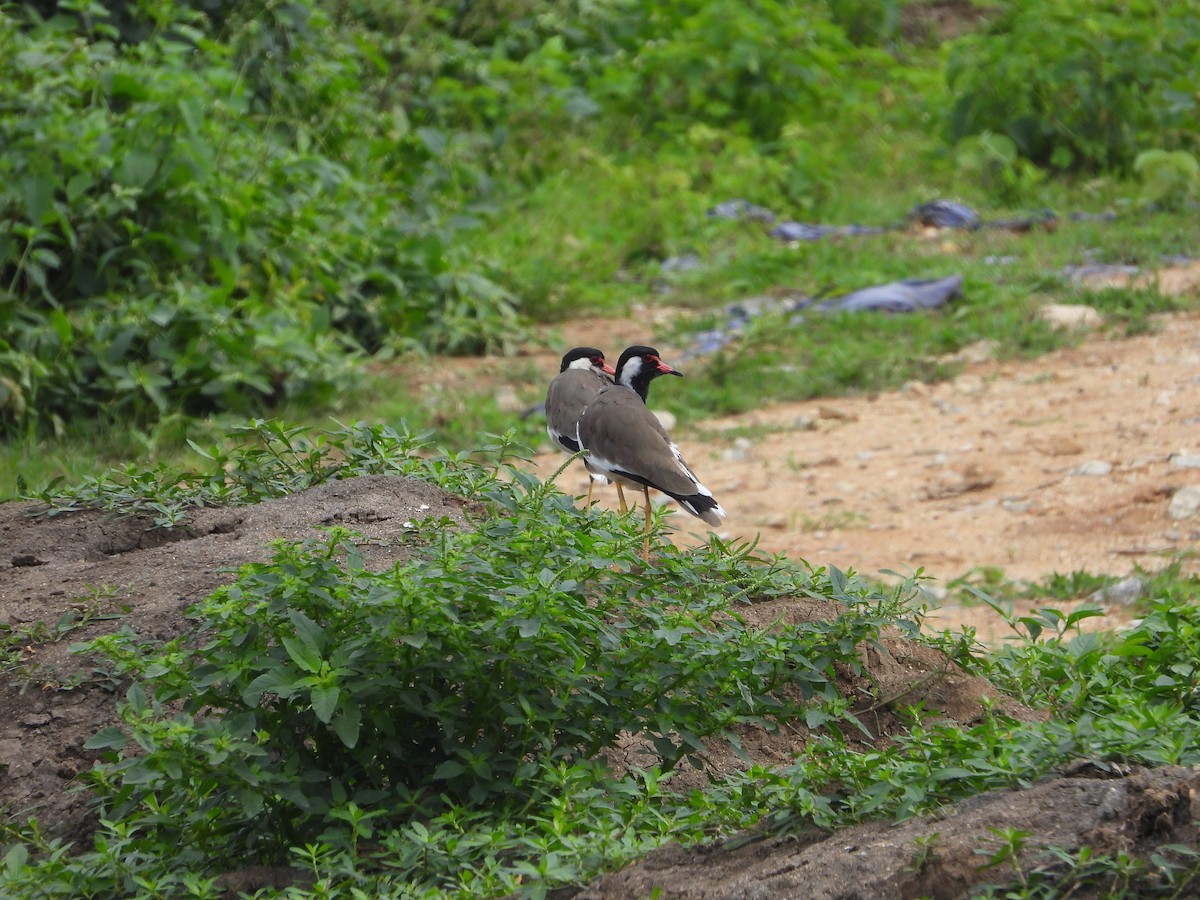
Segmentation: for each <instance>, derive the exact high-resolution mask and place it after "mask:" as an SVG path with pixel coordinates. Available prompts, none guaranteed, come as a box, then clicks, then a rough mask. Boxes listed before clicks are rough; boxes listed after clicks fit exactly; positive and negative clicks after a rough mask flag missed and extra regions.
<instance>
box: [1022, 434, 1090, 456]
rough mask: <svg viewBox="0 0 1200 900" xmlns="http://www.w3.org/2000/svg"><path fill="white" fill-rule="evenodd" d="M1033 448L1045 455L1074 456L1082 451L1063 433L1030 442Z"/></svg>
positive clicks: (1081, 448)
mask: <svg viewBox="0 0 1200 900" xmlns="http://www.w3.org/2000/svg"><path fill="white" fill-rule="evenodd" d="M1031 443H1032V444H1033V449H1034V450H1036V451H1037V452H1038V453H1044V454H1045V455H1046V456H1074V455H1075V454H1077V453H1082V452H1083V447H1081V446H1080V445H1079V444H1077V443H1076V442H1075V441H1073V440H1071V439H1070V438H1069V437H1066V436H1065V435H1061V434H1058V435H1052V436H1050V437H1045V438H1041V439H1035V440H1033V441H1032V442H1031Z"/></svg>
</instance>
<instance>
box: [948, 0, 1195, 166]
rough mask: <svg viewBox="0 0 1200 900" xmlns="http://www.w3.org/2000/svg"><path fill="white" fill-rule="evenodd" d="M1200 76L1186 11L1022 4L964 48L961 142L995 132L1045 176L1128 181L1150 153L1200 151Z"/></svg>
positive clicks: (956, 109)
mask: <svg viewBox="0 0 1200 900" xmlns="http://www.w3.org/2000/svg"><path fill="white" fill-rule="evenodd" d="M1198 73H1200V12H1198V11H1197V9H1196V7H1195V4H1193V3H1190V2H1186V0H1171V2H1166V3H1160V2H1154V0H1135V2H1130V3H1114V2H1105V3H1092V2H1089V0H1063V2H1058V3H1038V2H1034V0H1013V2H1011V3H1009V4H1008V5H1007V7H1006V9H1005V10H1004V12H1003V14H1002V15H1001V16H999V17H998V18H997V19H995V20H994V21H993V23H992V24H991V26H990V27H989V28H988V29H987V31H986V32H985V33H983V34H977V35H967V36H965V37H962V38H960V39H959V40H958V41H956V43H955V45H954V48H953V51H952V53H951V57H950V60H949V62H948V64H947V69H946V76H947V79H948V82H949V85H950V88H951V91H952V94H953V95H954V106H953V108H952V110H951V111H950V114H949V133H950V138H951V140H953V141H958V140H961V139H962V138H965V137H967V136H969V135H975V134H981V133H983V132H992V133H994V134H1000V135H1007V136H1008V137H1009V138H1010V139H1012V141H1013V142H1014V143H1015V144H1016V146H1017V149H1018V150H1019V151H1020V153H1021V155H1022V156H1024V157H1025V158H1026V159H1029V160H1032V161H1033V162H1035V163H1037V164H1038V165H1052V166H1054V167H1056V168H1059V169H1070V168H1084V169H1106V168H1114V169H1118V170H1127V169H1128V168H1129V166H1130V165H1131V164H1132V162H1133V160H1134V157H1135V156H1136V155H1137V153H1138V150H1139V149H1140V148H1142V147H1146V146H1153V147H1167V148H1170V149H1189V148H1192V147H1195V146H1196V145H1197V143H1198V142H1200V129H1198V128H1197V127H1196V121H1197V100H1196V97H1197V88H1198V87H1200V80H1198V79H1200V74H1198Z"/></svg>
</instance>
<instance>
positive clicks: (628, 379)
mask: <svg viewBox="0 0 1200 900" xmlns="http://www.w3.org/2000/svg"><path fill="white" fill-rule="evenodd" d="M645 365H646V363H645V360H643V359H642V358H641V357H640V356H634V357H632V358H630V359H628V360H626V362H625V365H624V367H623V368H622V369H621V384H623V385H625V387H630V388H631V387H633V380H634V379H635V378H637V377H638V375H640V374H641V372H642V368H643V367H644V366H645Z"/></svg>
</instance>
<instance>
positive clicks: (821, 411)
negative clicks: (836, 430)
mask: <svg viewBox="0 0 1200 900" xmlns="http://www.w3.org/2000/svg"><path fill="white" fill-rule="evenodd" d="M817 415H818V416H819V417H820V418H822V419H844V420H845V421H848V422H857V421H858V416H856V415H854V414H853V413H848V412H845V411H844V410H840V409H838V408H837V407H835V406H818V407H817Z"/></svg>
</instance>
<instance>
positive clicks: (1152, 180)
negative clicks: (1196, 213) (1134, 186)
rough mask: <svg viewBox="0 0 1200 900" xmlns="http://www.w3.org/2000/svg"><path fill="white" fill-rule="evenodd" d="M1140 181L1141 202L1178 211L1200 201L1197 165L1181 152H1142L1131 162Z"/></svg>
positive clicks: (1185, 153) (1199, 173) (1189, 156)
mask: <svg viewBox="0 0 1200 900" xmlns="http://www.w3.org/2000/svg"><path fill="white" fill-rule="evenodd" d="M1133 171H1134V172H1136V173H1137V174H1138V177H1140V178H1141V179H1142V199H1143V200H1145V201H1146V202H1147V203H1153V204H1156V205H1158V206H1161V207H1163V208H1164V209H1181V208H1183V207H1185V206H1186V205H1187V204H1188V203H1189V202H1192V201H1195V200H1196V198H1197V197H1200V162H1197V161H1196V157H1195V156H1193V155H1192V154H1190V153H1187V152H1185V151H1183V150H1174V151H1168V150H1144V151H1142V152H1141V153H1139V154H1138V155H1137V158H1136V159H1135V160H1134V161H1133Z"/></svg>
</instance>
